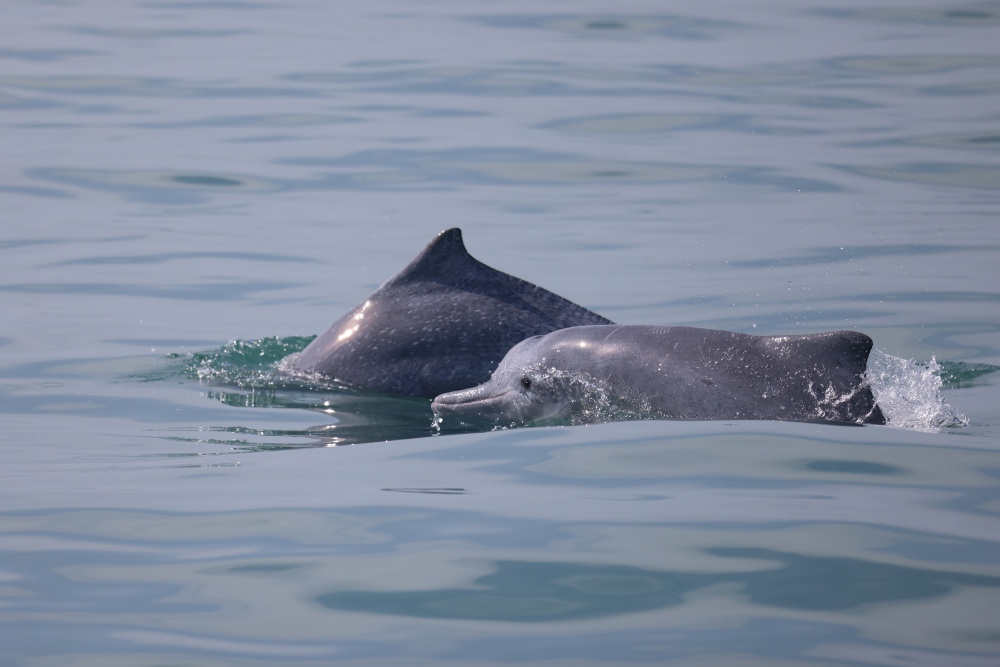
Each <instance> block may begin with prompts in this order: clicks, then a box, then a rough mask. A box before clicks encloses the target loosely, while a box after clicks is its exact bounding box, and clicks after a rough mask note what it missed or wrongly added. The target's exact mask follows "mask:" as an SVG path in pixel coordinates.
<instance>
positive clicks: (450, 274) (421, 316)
mask: <svg viewBox="0 0 1000 667" xmlns="http://www.w3.org/2000/svg"><path fill="white" fill-rule="evenodd" d="M610 323H611V320H608V319H606V318H604V317H601V316H600V315H598V314H597V313H592V312H590V311H589V310H587V309H586V308H583V307H582V306H578V305H576V304H575V303H573V302H571V301H567V300H566V299H564V298H562V297H561V296H557V295H556V294H553V293H552V292H549V291H548V290H545V289H542V288H541V287H538V286H537V285H533V284H531V283H529V282H526V281H524V280H521V279H520V278H515V277H514V276H511V275H508V274H506V273H502V272H500V271H497V270H496V269H493V268H490V267H489V266H486V265H485V264H483V263H482V262H480V261H478V260H476V259H474V258H473V257H472V256H471V255H470V254H469V253H468V251H466V249H465V245H464V244H463V243H462V232H461V230H460V229H457V228H455V229H449V230H447V231H444V232H441V234H439V235H438V236H437V237H436V238H435V239H434V240H433V241H431V242H430V243H429V244H428V245H427V247H426V248H424V249H423V251H422V252H421V253H420V254H419V255H417V257H416V259H414V260H413V261H412V262H410V263H409V264H408V265H407V266H406V267H405V268H404V269H403V270H402V271H400V272H399V273H397V274H396V275H395V276H393V277H392V278H390V279H389V280H387V281H386V282H385V283H384V284H383V285H382V286H381V287H379V288H378V289H377V290H376V291H375V293H374V294H372V295H371V296H370V297H368V298H367V299H366V300H365V301H364V302H363V303H362V304H361V305H359V306H358V307H356V308H355V309H354V310H352V311H351V312H349V313H347V314H346V315H344V316H343V317H341V318H340V319H339V320H337V321H336V322H334V324H333V326H331V327H330V328H329V329H327V330H326V332H325V333H323V334H321V335H320V336H318V337H317V338H316V339H315V340H314V341H313V342H312V343H310V344H309V346H308V347H307V348H306V349H305V350H303V351H302V353H301V354H300V355H299V358H298V359H297V361H296V362H295V366H296V368H298V369H300V370H304V371H311V372H315V373H320V374H322V375H326V376H330V377H334V378H336V379H338V380H346V381H347V382H352V383H354V384H357V385H361V386H363V387H365V388H367V389H372V390H375V391H380V392H384V393H387V394H403V395H407V396H422V397H424V398H434V397H435V396H437V395H438V394H442V393H444V392H447V391H454V390H456V389H462V388H464V387H471V386H473V385H476V384H479V383H481V382H485V381H486V380H488V379H489V378H490V373H491V372H492V370H493V369H494V368H496V365H497V364H498V363H499V362H500V360H501V359H502V358H503V355H504V354H506V353H507V350H509V349H510V348H511V347H513V346H514V345H515V344H517V343H519V342H521V341H522V340H524V339H525V338H528V337H530V336H535V335H538V334H545V333H548V332H550V331H555V330H556V329H562V328H565V327H572V326H577V325H585V324H610Z"/></svg>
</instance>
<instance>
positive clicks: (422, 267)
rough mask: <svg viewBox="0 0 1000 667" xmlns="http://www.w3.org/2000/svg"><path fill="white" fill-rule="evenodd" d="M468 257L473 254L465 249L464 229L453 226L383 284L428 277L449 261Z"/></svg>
mask: <svg viewBox="0 0 1000 667" xmlns="http://www.w3.org/2000/svg"><path fill="white" fill-rule="evenodd" d="M466 258H467V259H472V256H471V255H469V251H468V250H466V249H465V244H464V243H463V242H462V230H461V229H459V228H458V227H452V228H451V229H446V230H444V231H443V232H441V233H440V234H438V235H437V236H435V237H434V238H433V239H432V240H431V242H430V243H428V244H427V245H426V246H425V247H424V249H423V250H421V251H420V254H419V255H417V256H416V257H414V258H413V261H411V262H410V263H409V264H407V265H406V266H405V267H404V268H403V270H402V271H400V272H399V273H397V274H396V275H395V276H393V277H392V278H390V279H389V280H387V281H386V282H385V283H384V284H383V285H382V286H383V287H385V286H387V285H390V284H399V283H402V282H407V281H409V280H412V279H422V278H426V277H427V276H428V275H433V274H435V273H437V272H439V271H440V270H441V267H442V266H443V265H446V264H448V263H449V262H455V261H467V259H466ZM473 261H475V260H473ZM477 263H478V262H477Z"/></svg>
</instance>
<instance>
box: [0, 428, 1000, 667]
mask: <svg viewBox="0 0 1000 667" xmlns="http://www.w3.org/2000/svg"><path fill="white" fill-rule="evenodd" d="M666 424H667V423H666V422H645V423H637V424H632V425H630V427H629V428H628V429H624V430H621V429H620V427H621V425H613V426H605V427H587V428H581V429H523V430H520V431H510V432H506V433H497V434H491V435H489V436H481V435H469V436H456V437H452V438H436V439H424V440H422V441H406V442H401V443H386V444H385V445H383V446H379V447H374V446H373V447H367V448H363V447H357V448H348V449H339V450H336V451H330V450H309V451H299V452H288V453H286V456H287V455H291V456H294V457H296V459H297V460H295V461H290V460H286V461H285V463H286V464H289V465H283V466H281V467H280V468H275V467H273V466H250V467H242V466H241V467H239V468H224V469H215V470H213V471H212V472H211V473H210V474H206V472H207V471H206V472H203V473H200V474H199V473H192V472H191V470H190V469H177V468H174V469H166V470H171V472H169V473H168V474H167V475H166V476H159V477H156V478H150V477H147V480H148V481H147V483H146V484H144V486H143V488H141V489H140V488H137V489H134V490H125V489H117V490H109V491H108V494H107V495H105V496H104V498H103V499H102V498H100V497H94V496H92V502H94V503H96V504H102V503H104V502H106V501H107V499H110V498H116V499H118V500H119V501H121V502H124V503H125V504H126V505H134V506H137V507H136V508H135V509H97V508H95V509H64V508H61V509H48V510H31V511H14V512H9V511H8V512H3V513H0V548H2V550H3V553H5V554H6V556H5V559H4V567H3V568H2V569H3V573H2V576H3V580H4V588H3V594H4V595H5V596H6V600H5V606H4V609H5V612H4V613H5V614H7V615H8V617H11V616H13V617H14V618H17V619H18V621H17V623H16V625H17V628H16V629H17V630H18V633H17V638H16V640H15V641H14V643H13V644H6V646H7V647H10V646H14V647H17V649H16V650H20V651H35V650H38V646H37V644H36V640H35V639H34V638H35V637H38V636H39V632H42V631H44V629H45V628H54V627H63V626H75V627H80V628H86V629H87V634H88V636H89V639H88V640H87V641H86V642H82V643H81V642H79V641H74V642H73V643H72V645H74V646H77V647H81V646H83V647H89V649H87V650H90V651H93V652H95V654H105V653H119V652H128V651H131V650H136V648H137V646H142V647H146V648H147V649H149V648H151V647H156V646H169V647H172V649H173V650H180V651H183V653H184V654H185V655H188V656H191V657H195V656H197V657H200V658H202V659H210V658H211V657H212V656H215V657H220V654H221V655H223V656H226V657H231V656H243V655H257V656H280V657H282V658H285V659H291V658H294V657H296V656H303V655H324V656H325V655H339V656H343V654H342V653H341V650H344V651H347V653H348V654H349V655H361V656H369V657H370V656H373V655H378V656H382V657H384V658H393V659H400V660H402V659H405V657H407V656H409V657H415V658H423V659H427V660H439V661H441V660H443V661H452V660H455V661H458V662H462V661H463V660H465V659H467V658H468V656H470V655H475V651H476V650H477V647H479V648H482V647H483V646H484V645H486V644H490V643H491V642H500V643H504V644H507V646H506V647H497V650H499V651H500V652H501V653H500V654H501V655H508V656H509V657H510V658H511V659H515V658H517V657H518V656H520V657H522V658H523V657H527V656H528V654H527V653H524V647H525V646H533V647H535V648H536V649H538V650H541V651H542V652H543V653H549V654H550V655H552V656H553V657H561V658H566V659H569V658H573V657H585V656H584V655H583V654H578V653H577V652H576V651H577V648H579V647H580V646H591V647H593V650H597V651H599V652H618V653H620V654H621V656H623V657H624V659H627V660H628V661H630V662H631V661H634V660H648V659H649V658H650V657H651V656H657V657H658V658H662V657H663V656H667V655H672V654H673V652H674V651H677V652H679V653H680V654H692V655H694V654H698V655H702V656H716V657H720V658H721V656H724V655H727V654H729V653H732V652H737V653H741V652H746V653H747V655H748V656H750V655H756V656H758V657H759V656H761V655H769V656H771V657H772V658H780V659H787V660H805V661H807V662H808V661H809V660H810V656H811V655H812V654H813V652H814V651H817V650H819V649H820V648H821V647H822V648H823V650H825V651H830V652H834V653H841V654H849V653H851V652H858V651H860V652H866V651H874V650H891V651H915V652H916V653H917V654H919V655H921V656H923V657H924V658H925V659H930V658H931V657H933V658H934V660H935V661H936V662H939V663H943V664H953V662H954V661H955V660H958V661H959V662H961V661H962V660H971V662H969V663H968V664H983V665H986V664H988V660H986V658H987V656H989V655H990V654H991V653H995V652H996V651H998V650H1000V642H998V638H997V637H996V635H995V631H994V630H995V628H994V627H993V626H994V624H993V616H992V615H991V614H987V613H984V611H983V610H985V609H988V608H990V605H992V604H993V603H994V602H995V600H996V596H997V588H998V587H1000V572H998V570H997V566H996V563H997V554H998V553H1000V551H998V545H997V542H996V540H995V539H993V537H992V536H993V535H998V534H1000V515H998V514H997V513H996V512H995V511H993V510H992V509H991V503H992V499H995V498H996V492H995V486H996V483H995V482H996V479H995V476H990V475H988V474H984V472H983V471H984V469H985V466H989V465H990V463H991V462H992V461H993V452H991V451H988V450H979V451H977V450H972V449H963V448H959V447H947V446H946V447H941V446H935V445H930V446H928V445H929V444H930V443H931V441H930V440H926V441H924V443H923V444H917V445H912V444H907V443H906V438H904V437H902V436H903V434H902V432H900V431H893V430H891V429H850V431H851V432H857V433H865V434H869V437H868V438H866V439H864V441H859V442H857V443H854V444H853V445H852V444H845V443H844V442H843V441H842V440H839V439H837V438H833V437H830V438H824V437H823V436H826V435H828V434H829V433H830V430H831V429H830V427H823V426H819V425H809V424H788V425H782V427H783V428H784V427H788V432H787V433H785V434H784V440H785V442H784V443H778V444H779V445H780V446H779V447H776V448H775V447H771V446H770V445H769V443H771V442H772V441H773V440H774V437H775V433H774V427H773V426H770V425H767V424H748V425H740V427H739V429H734V428H733V425H731V424H730V425H727V424H706V423H685V424H677V425H676V426H677V428H672V427H670V428H668V427H666ZM833 430H834V431H839V429H833ZM580 436H583V437H582V438H581V437H580ZM909 437H912V436H909ZM611 438H613V439H614V440H615V441H614V442H609V439H611ZM845 447H846V448H847V450H846V451H845V449H844V448H845ZM618 450H623V451H621V456H617V457H616V456H615V452H616V451H618ZM587 452H589V453H590V455H591V456H590V457H589V458H588V457H587V456H581V455H583V454H585V453H587ZM331 454H332V455H335V456H332V457H331V456H330V455H331ZM740 457H742V458H740ZM734 458H735V460H736V461H737V467H746V465H745V464H746V463H747V462H749V463H752V464H754V465H756V468H755V469H754V470H751V471H750V472H749V473H748V474H746V475H740V476H736V475H734V474H733V470H734V463H733V460H734ZM570 461H572V462H573V465H575V466H577V469H576V472H574V473H572V474H573V476H572V477H569V476H566V475H565V474H564V473H566V472H572V471H570V470H569V468H568V467H567V463H568V462H570ZM610 461H614V462H616V464H617V469H609V465H608V463H609V462H610ZM882 461H900V462H904V463H901V464H898V465H895V466H893V465H890V464H887V463H882ZM546 462H547V463H546ZM279 463H280V462H279ZM580 466H586V470H582V469H580ZM102 475H103V477H102V479H103V480H106V481H109V482H111V481H113V480H114V479H116V477H115V475H114V474H113V473H111V472H104V473H102ZM560 475H562V476H560ZM755 478H756V479H755ZM886 478H892V479H893V483H892V484H890V485H886V484H885V481H886ZM446 480H447V481H450V482H452V484H447V483H446V484H441V483H440V482H444V481H446ZM95 481H96V479H95ZM420 482H430V484H424V485H418V484H419V483H420ZM435 482H437V483H435ZM455 482H458V484H455ZM958 488H964V489H965V490H966V491H965V493H964V494H963V493H959V494H958V495H956V491H955V490H956V489H958ZM387 491H388V493H387ZM156 498H161V499H164V500H165V502H164V500H159V501H157V500H154V499H156ZM222 498H225V499H226V500H227V502H229V503H230V504H231V505H232V506H233V507H234V508H237V509H234V510H230V511H221V510H219V509H212V507H217V506H218V504H219V499H222ZM984 500H985V502H984ZM276 501H277V502H284V503H287V504H288V506H287V507H285V508H283V509H278V508H275V507H274V506H273V505H274V503H275V502H276ZM289 501H290V502H289ZM142 505H146V506H155V507H159V508H161V509H141V508H139V507H138V506H142ZM872 508H878V511H877V512H876V511H873V509H872ZM991 601H992V602H991ZM748 633H749V634H748ZM751 634H752V635H754V636H756V637H757V640H758V641H757V642H756V643H755V642H750V641H749V636H750V635H751ZM70 636H73V635H72V633H70ZM790 636H791V637H793V638H794V641H789V639H790ZM428 640H430V641H428ZM640 640H641V641H640ZM511 642H513V644H511ZM637 642H638V643H637ZM661 643H664V644H663V646H662V647H659V648H650V647H651V646H660V644H661ZM668 645H669V647H670V648H667V646H668ZM574 647H576V648H574ZM300 651H301V652H300ZM505 652H506V653H505ZM584 653H586V651H584ZM55 655H58V651H57V652H56V653H55ZM980 658H982V662H977V660H979V659H980ZM493 659H496V657H495V656H494V657H493ZM606 659H607V660H608V661H613V659H614V658H613V656H612V655H610V654H609V655H608V656H607V658H606Z"/></svg>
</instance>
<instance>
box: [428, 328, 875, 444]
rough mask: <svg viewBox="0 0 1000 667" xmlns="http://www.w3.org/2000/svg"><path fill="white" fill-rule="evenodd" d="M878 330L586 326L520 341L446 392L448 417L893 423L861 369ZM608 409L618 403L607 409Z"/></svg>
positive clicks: (441, 408) (437, 407)
mask: <svg viewBox="0 0 1000 667" xmlns="http://www.w3.org/2000/svg"><path fill="white" fill-rule="evenodd" d="M871 349H872V340H871V338H869V337H868V336H865V335H864V334H861V333H857V332H853V331H835V332H830V333H820V334H809V335H800V336H752V335H749V334H741V333H731V332H728V331H715V330H711V329H698V328H694V327H655V326H623V325H605V326H580V327H572V328H567V329H562V330H560V331H556V332H553V333H550V334H547V335H545V336H536V337H533V338H529V339H527V340H525V341H522V342H521V343H519V344H517V345H516V346H514V348H513V349H511V350H510V352H508V353H507V355H506V356H505V357H504V360H503V361H502V362H501V364H500V367H499V368H498V369H497V370H496V372H495V373H494V374H493V376H492V378H491V379H490V380H489V382H486V383H484V384H482V385H480V386H478V387H474V388H471V389H466V390H464V391H456V392H451V393H446V394H443V395H441V396H438V397H437V398H435V399H434V402H433V403H432V406H431V407H432V409H433V410H434V412H435V414H437V415H439V416H441V417H443V418H444V419H450V418H458V419H462V418H471V417H478V418H486V419H488V420H493V421H495V422H496V423H498V424H501V425H524V424H531V423H538V422H546V421H552V420H569V421H571V422H572V423H577V424H579V423H593V422H604V421H614V420H616V419H617V415H619V414H622V413H623V411H624V413H626V414H628V415H641V416H647V417H656V418H664V419H671V418H672V419H775V420H786V421H832V422H854V423H866V424H884V423H885V418H884V417H883V415H882V411H881V410H880V409H879V407H878V406H877V405H876V404H875V399H874V397H873V396H872V392H871V389H870V388H869V386H868V384H867V382H866V381H865V379H864V372H865V367H866V363H867V360H868V354H869V353H870V352H871ZM609 409H610V410H611V412H610V413H609V412H608V410H609Z"/></svg>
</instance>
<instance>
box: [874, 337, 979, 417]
mask: <svg viewBox="0 0 1000 667" xmlns="http://www.w3.org/2000/svg"><path fill="white" fill-rule="evenodd" d="M967 367H969V368H967ZM994 370H998V369H997V368H996V367H993V366H990V367H986V365H985V364H978V365H971V364H961V363H949V364H947V367H946V368H945V367H942V364H939V363H938V362H937V360H935V359H933V358H932V359H931V360H930V361H929V362H926V363H922V362H917V361H914V360H913V359H902V358H900V357H894V356H892V355H890V354H885V353H884V352H880V351H878V350H873V351H872V353H871V355H870V356H869V357H868V370H867V372H866V374H865V376H866V378H867V379H868V383H869V384H870V385H871V388H872V394H874V395H875V400H876V402H878V404H879V407H881V408H882V412H883V414H885V417H886V422H887V424H888V425H889V426H892V427H895V428H905V429H912V430H916V431H936V430H939V429H942V428H954V427H962V426H968V425H969V419H968V417H966V416H965V415H964V414H962V413H961V412H959V411H958V410H956V409H955V408H953V407H952V406H951V405H949V404H948V402H947V401H946V400H945V399H944V396H942V394H941V390H942V388H943V387H944V386H945V378H947V379H948V380H949V385H951V384H953V383H956V382H960V381H961V380H963V379H965V380H967V379H971V377H975V376H976V375H982V374H983V373H988V372H992V371H994ZM970 373H971V376H970Z"/></svg>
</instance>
